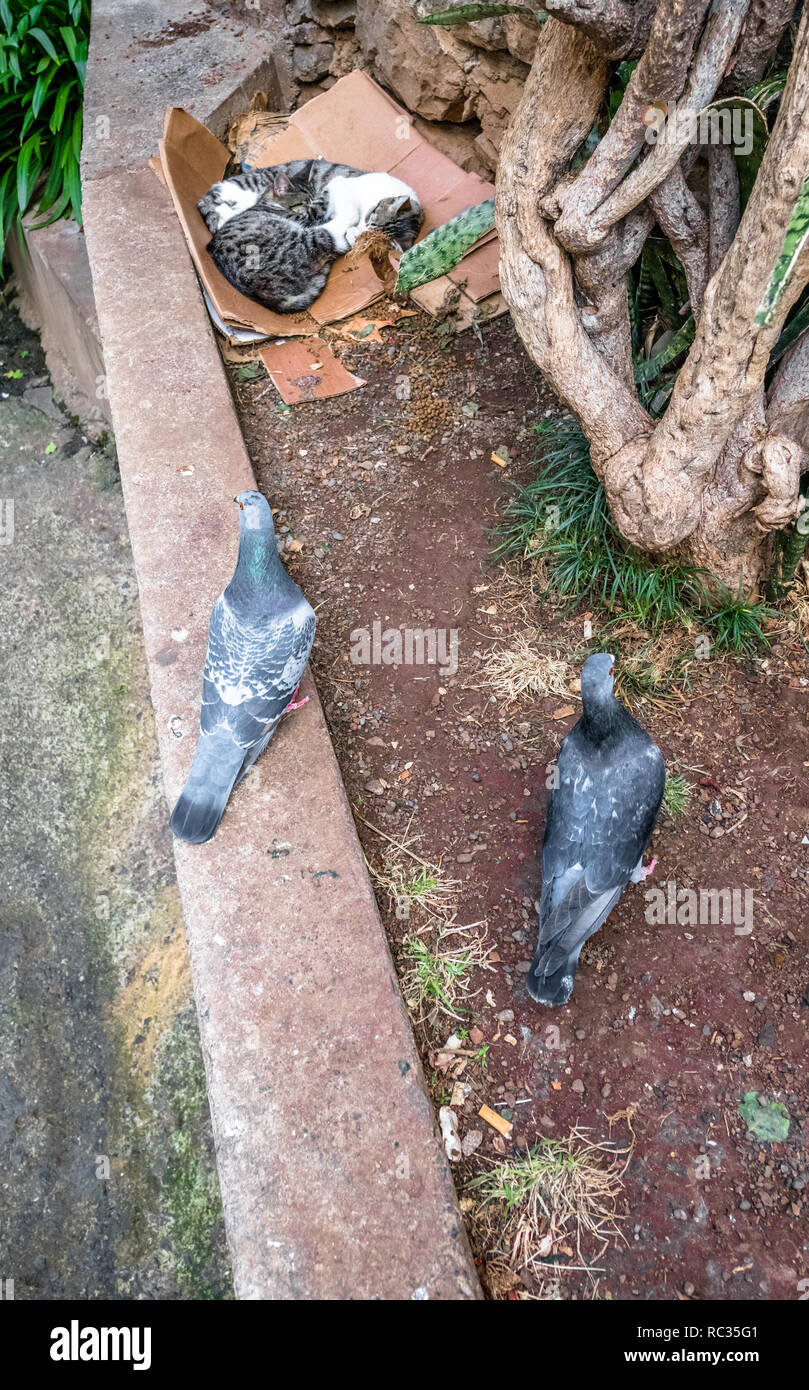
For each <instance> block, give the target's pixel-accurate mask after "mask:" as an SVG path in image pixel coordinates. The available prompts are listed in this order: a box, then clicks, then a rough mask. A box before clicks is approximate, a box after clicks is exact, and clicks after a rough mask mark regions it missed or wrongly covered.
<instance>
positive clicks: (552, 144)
mask: <svg viewBox="0 0 809 1390" xmlns="http://www.w3.org/2000/svg"><path fill="white" fill-rule="evenodd" d="M610 71H611V65H610V64H609V63H608V62H607V61H606V60H605V59H602V58H601V57H600V55H599V54H598V53H597V51H596V50H595V49H594V47H593V45H592V44H591V42H590V40H589V39H588V38H587V37H586V35H584V34H582V33H580V32H579V31H578V30H577V29H575V28H573V27H572V26H568V25H564V24H559V23H558V22H557V21H556V20H553V19H549V20H548V21H547V23H546V24H545V26H544V27H543V29H542V32H541V34H540V37H539V41H538V44H537V50H536V54H535V57H534V62H533V66H532V68H531V72H530V73H529V75H528V79H527V81H526V83H525V87H524V89H523V94H522V97H521V100H520V103H519V106H518V107H517V110H516V112H515V114H514V117H513V119H512V121H511V124H510V126H509V128H508V131H507V132H506V136H505V138H504V141H503V144H502V147H501V150H500V158H499V161H498V169H497V182H496V200H495V202H496V216H497V230H498V233H499V237H500V245H501V260H500V278H501V285H502V289H503V293H504V295H505V297H506V301H507V303H508V305H509V308H510V309H511V313H512V318H513V320H514V325H515V327H516V329H517V332H518V333H519V335H520V337H521V338H522V340H523V343H524V344H525V347H526V349H527V351H528V353H529V355H530V356H531V357H532V359H533V360H534V362H536V364H537V366H538V367H539V368H540V370H541V371H542V372H543V373H544V374H545V375H546V377H547V379H548V381H549V382H550V384H551V386H552V387H553V389H554V391H555V392H556V394H557V395H558V396H559V398H560V399H561V400H562V401H563V402H564V403H565V404H566V405H568V406H569V407H570V408H571V409H572V410H574V411H575V413H576V414H577V415H578V416H579V417H580V418H581V420H582V425H583V428H584V431H585V433H586V434H587V436H588V438H589V439H591V440H596V441H598V447H599V449H600V450H601V451H602V452H604V453H605V454H607V455H609V454H611V453H613V452H614V451H615V450H617V449H619V448H620V447H621V445H622V444H623V443H624V442H625V441H626V440H627V439H631V438H632V437H634V436H635V435H638V434H640V433H643V432H648V431H649V429H650V421H649V417H648V415H647V414H646V411H645V410H644V409H643V407H642V406H641V405H640V403H639V401H638V399H637V396H636V394H635V391H634V388H630V387H629V386H628V385H627V384H626V383H625V382H624V381H622V380H621V378H620V377H619V376H618V375H617V374H616V373H615V372H613V371H612V369H611V367H610V365H609V363H608V362H607V361H606V360H605V359H604V358H603V357H602V356H601V354H600V353H599V351H598V350H597V348H596V347H595V346H594V344H593V343H592V342H591V341H590V339H589V337H588V335H587V333H586V332H585V331H584V328H583V326H582V322H581V315H580V313H579V309H578V306H577V304H576V299H575V294H574V283H573V270H572V265H571V262H570V259H569V258H568V256H566V255H565V253H564V252H563V251H562V249H561V248H560V246H559V245H558V243H557V242H556V240H555V238H554V236H553V232H552V229H551V227H550V225H549V224H548V222H546V221H545V220H544V218H543V217H542V216H541V215H540V213H539V211H538V208H539V203H540V199H541V198H542V195H543V194H545V193H546V192H547V191H548V190H549V188H550V187H551V186H552V184H553V182H554V180H555V178H556V177H558V176H559V174H560V173H561V172H562V170H563V169H564V168H566V167H567V163H568V162H569V160H570V159H571V158H572V156H573V154H574V153H575V151H576V149H577V148H578V146H579V145H580V144H581V142H582V140H583V139H584V138H585V137H586V135H587V133H588V131H589V130H590V129H591V127H592V124H593V121H594V120H595V118H596V115H597V114H598V109H599V107H600V105H601V101H602V99H603V95H604V91H605V88H606V85H607V81H608V80H609V75H610Z"/></svg>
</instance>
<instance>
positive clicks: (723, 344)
mask: <svg viewBox="0 0 809 1390" xmlns="http://www.w3.org/2000/svg"><path fill="white" fill-rule="evenodd" d="M546 8H547V9H548V10H549V11H550V12H551V13H552V14H553V15H555V16H558V17H557V18H550V19H548V21H547V23H546V24H545V26H544V28H543V31H542V34H541V37H540V40H539V43H538V45H537V50H536V55H535V58H534V62H533V66H532V69H531V73H530V75H529V77H528V80H527V82H526V86H525V90H524V93H523V96H522V100H521V102H520V105H519V107H518V108H517V111H516V112H515V115H514V118H513V120H512V123H511V126H510V128H509V131H508V133H507V135H506V138H505V141H504V143H503V147H502V149H501V152H500V162H499V167H498V173H497V195H496V209H497V226H498V231H499V235H500V242H501V281H502V287H503V293H504V295H505V298H506V301H507V303H508V305H509V307H510V309H511V313H512V317H513V319H514V323H515V325H516V328H517V331H518V332H519V334H520V336H521V337H522V339H523V342H524V344H525V346H526V349H527V351H528V353H529V354H530V356H531V357H532V359H533V360H534V362H535V363H536V364H537V366H538V367H539V368H540V370H541V371H542V372H543V374H544V375H545V376H546V378H547V379H548V381H549V382H550V384H551V386H552V387H553V389H554V390H555V391H556V393H557V395H558V396H559V397H560V399H561V400H562V401H563V402H564V404H565V405H566V406H567V407H568V408H569V409H570V410H571V411H572V412H573V413H574V414H575V415H576V416H577V417H578V418H579V420H580V421H581V424H582V428H583V429H584V432H585V434H586V435H587V438H588V440H589V442H590V447H591V457H592V461H593V467H594V468H595V470H596V473H597V474H598V476H599V478H600V479H601V481H602V482H603V484H604V488H605V491H606V495H607V498H608V501H609V504H610V508H611V511H612V514H613V517H614V519H615V521H616V524H617V525H618V527H619V529H620V531H621V533H622V535H623V536H624V537H625V539H626V540H627V541H628V542H630V543H631V544H633V545H635V546H637V547H639V548H641V549H643V550H646V551H650V552H667V551H675V550H676V551H677V552H678V553H679V554H682V555H683V556H685V557H686V558H688V559H690V560H693V561H695V562H697V563H698V564H700V565H702V566H704V567H706V568H707V569H708V570H710V571H712V572H713V574H715V575H716V576H717V578H718V579H719V580H721V581H722V583H723V584H725V585H727V586H728V587H729V588H730V589H732V590H733V591H734V593H735V592H736V591H737V590H738V589H739V587H740V586H741V589H742V590H744V591H745V592H747V591H750V590H755V589H756V588H757V587H758V584H759V582H760V580H761V578H762V575H763V573H764V572H765V570H766V568H767V566H768V564H769V562H770V559H771V555H772V549H773V544H772V533H773V531H774V530H776V529H778V528H780V527H783V526H785V525H787V524H788V523H789V522H790V521H791V520H792V519H793V518H794V517H795V516H796V515H797V512H798V507H799V497H798V490H799V479H800V472H801V468H802V466H803V467H805V466H806V453H805V450H806V449H807V447H808V446H809V436H808V434H807V425H808V422H809V349H807V347H806V339H802V340H799V341H798V343H797V345H796V347H795V348H794V349H793V350H792V352H791V353H787V354H786V356H785V357H784V359H783V362H782V364H781V367H780V370H779V373H778V376H777V377H776V380H775V382H774V383H773V386H772V388H771V390H770V393H769V399H767V397H766V396H765V372H766V370H767V367H768V363H769V360H770V354H771V352H772V349H773V347H774V345H775V343H776V341H777V339H778V337H779V335H780V332H781V329H782V327H783V325H784V322H785V319H786V317H787V315H788V313H789V310H790V309H791V308H792V306H793V305H794V303H795V302H796V300H797V298H798V297H799V295H800V293H801V292H802V290H803V289H804V287H805V285H806V284H807V282H809V249H807V250H805V251H804V252H803V254H802V255H801V257H800V258H799V260H798V261H797V264H796V265H795V266H794V268H793V271H792V274H791V278H790V280H789V282H788V285H787V288H786V291H785V292H784V294H783V296H782V298H781V299H780V301H779V302H778V304H777V307H776V309H775V311H774V313H773V314H772V316H771V318H770V319H769V321H768V322H766V323H757V322H756V318H757V314H758V311H759V309H760V306H761V305H762V303H763V302H764V300H765V296H766V292H767V289H768V286H769V283H770V279H771V277H772V273H773V270H774V268H775V265H776V262H777V261H778V258H779V256H780V254H781V251H782V248H783V245H784V238H785V235H786V232H787V229H788V227H789V224H790V219H791V218H792V216H793V213H794V210H795V205H796V203H797V200H798V198H799V196H800V194H801V192H802V189H803V187H804V183H805V181H806V179H807V177H809V15H807V14H806V13H804V15H803V17H802V19H801V23H800V27H799V29H798V33H797V36H796V39H795V45H794V52H793V57H792V62H791V65H790V70H789V76H788V80H787V85H786V88H785V91H784V94H783V97H782V100H781V107H780V111H779V114H778V117H777V120H776V122H775V126H774V128H773V131H772V133H771V136H770V139H769V144H768V146H767V150H766V153H765V155H764V158H763V161H762V163H761V167H760V170H759V173H758V176H757V179H756V183H755V186H754V188H753V192H752V193H751V195H750V198H749V200H748V203H747V206H746V208H745V210H744V214H743V216H741V218H740V217H739V189H738V179H737V175H736V168H735V161H734V160H733V158H732V155H731V153H730V150H729V149H728V148H727V147H723V146H712V147H711V148H710V151H709V158H708V167H707V185H708V194H709V196H708V204H707V207H706V206H705V205H704V201H701V200H700V197H699V196H698V193H697V192H695V191H694V189H693V188H692V187H691V185H690V184H689V181H688V178H689V173H690V171H691V170H692V168H693V165H694V161H695V158H696V157H697V156H699V155H700V153H701V151H700V150H699V149H695V148H694V147H693V145H690V144H689V142H688V139H687V138H686V132H687V127H684V123H683V122H682V121H667V122H666V125H665V128H664V130H663V133H662V135H661V136H660V138H659V139H658V140H657V142H656V143H654V144H649V143H648V142H647V140H646V136H647V132H648V113H649V109H650V107H651V106H652V105H653V104H654V103H660V102H661V101H663V102H670V101H674V102H676V103H677V107H678V109H679V110H680V111H682V110H692V111H695V112H698V111H700V110H702V109H704V108H705V107H706V106H708V105H709V103H711V102H712V101H714V100H715V99H716V98H717V94H719V93H720V86H721V84H722V82H723V80H724V79H725V76H726V74H727V73H728V72H729V71H730V72H731V73H732V71H733V69H734V66H735V65H736V64H740V65H742V66H744V64H747V65H748V67H751V68H755V69H756V70H758V68H759V67H760V68H761V69H762V70H763V66H764V63H766V60H767V58H768V57H769V54H770V53H771V52H772V50H773V48H774V47H775V45H777V43H778V42H779V40H780V38H781V35H782V33H783V31H784V28H785V27H786V23H787V21H788V19H789V14H788V13H787V10H788V9H789V7H788V6H785V5H784V4H783V3H781V4H780V5H776V4H772V5H770V6H769V7H762V6H761V5H759V4H756V3H755V0H754V3H752V4H751V3H750V0H720V2H719V3H717V4H713V5H712V4H710V3H709V0H659V3H657V4H656V5H654V4H653V5H648V4H647V5H646V7H645V11H646V14H647V21H648V20H650V21H651V24H650V27H649V24H648V22H647V27H646V28H645V29H644V30H643V33H644V35H646V36H648V37H647V41H646V47H645V49H644V50H643V52H642V55H641V57H640V61H639V63H638V65H637V67H636V69H635V71H634V73H633V75H632V77H631V79H630V81H629V84H628V86H627V89H626V93H625V97H624V101H623V103H622V105H621V107H620V109H619V111H618V112H617V114H616V115H615V117H614V118H613V120H612V122H611V124H610V126H609V129H608V131H607V132H606V134H605V135H604V137H603V138H602V139H601V141H600V143H599V144H598V145H597V146H596V149H595V150H594V152H593V153H592V154H591V155H590V158H589V160H588V161H587V163H586V164H585V165H584V167H583V169H582V170H581V172H579V173H578V174H577V175H576V176H572V175H571V173H570V172H569V166H570V162H571V159H572V157H573V155H574V154H575V152H576V151H577V149H578V148H579V146H580V145H581V143H582V142H583V140H584V139H585V137H586V136H587V134H588V132H589V131H590V130H591V128H592V126H593V124H594V123H595V121H596V118H597V116H598V112H599V109H600V107H601V103H602V101H603V98H604V95H605V92H606V89H607V86H608V83H609V81H610V77H611V74H612V71H613V67H614V62H613V59H614V56H615V54H616V53H620V52H621V51H622V45H623V51H628V50H631V47H632V44H633V42H634V43H635V45H636V47H637V42H638V33H637V29H635V30H633V29H632V27H631V25H630V23H629V20H630V19H631V15H632V14H637V7H634V6H632V5H627V4H622V3H617V0H605V2H604V3H603V4H599V3H597V0H596V2H595V3H590V4H588V5H587V6H583V5H576V4H567V3H564V0H557V3H548V4H547V6H546ZM611 25H612V27H611ZM768 45H769V47H768ZM655 223H657V224H658V226H659V227H660V229H661V230H662V231H663V232H664V233H665V234H666V235H667V236H668V238H669V240H670V242H671V244H672V246H673V248H674V249H675V251H676V252H677V254H678V255H679V257H680V260H681V262H682V264H683V267H684V269H685V272H686V277H687V283H688V291H689V295H690V307H691V311H692V312H693V314H694V317H695V320H696V333H695V339H694V342H693V345H692V347H691V350H690V352H689V354H688V356H687V358H686V360H685V362H684V363H683V366H682V368H681V370H680V373H679V375H678V378H677V381H676V383H675V386H674V389H673V392H672V395H671V399H670V401H669V404H668V407H667V409H666V411H665V414H664V415H663V416H662V417H661V418H660V419H657V420H654V419H652V418H651V417H650V416H649V415H648V414H647V412H646V410H645V409H644V408H643V406H642V405H641V403H640V401H639V399H638V396H637V393H636V390H635V386H634V380H633V370H632V352H631V334H630V325H629V315H628V307H627V293H626V275H627V271H628V270H629V268H630V267H631V266H632V264H633V263H634V261H635V260H637V258H638V256H639V255H640V253H641V251H642V248H643V243H644V241H645V239H646V237H647V236H648V234H649V232H650V230H651V228H652V227H653V225H654V224H655Z"/></svg>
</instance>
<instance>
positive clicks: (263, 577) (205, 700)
mask: <svg viewBox="0 0 809 1390" xmlns="http://www.w3.org/2000/svg"><path fill="white" fill-rule="evenodd" d="M234 501H235V502H237V503H238V505H239V521H240V524H241V538H240V541H239V558H238V560H237V561H236V570H235V573H234V575H233V578H232V579H231V581H230V583H229V584H228V586H227V588H226V589H225V591H224V593H222V594H220V595H219V598H218V599H217V600H216V603H215V604H214V606H213V612H212V613H211V624H210V628H209V631H208V654H207V656H206V658H205V672H204V675H203V678H202V709H201V710H200V721H199V722H200V738H199V743H198V744H197V751H196V754H195V756H194V762H193V765H192V767H191V771H190V773H189V774H188V781H187V782H186V784H185V787H184V788H183V791H182V794H181V796H180V799H179V801H178V802H177V805H176V806H175V807H174V811H173V812H172V816H171V822H170V824H171V828H172V830H173V831H174V834H175V835H176V836H177V838H178V839H180V840H188V841H189V842H190V843H191V844H193V845H199V844H202V843H203V842H204V841H205V840H210V839H211V836H212V835H214V834H215V833H216V829H217V826H218V825H219V822H220V820H221V819H222V814H223V812H224V810H225V807H226V805H227V802H228V797H229V796H230V793H231V791H232V790H233V788H234V786H237V785H238V783H239V782H240V781H241V780H242V778H243V777H244V776H245V775H246V774H247V772H249V770H250V768H251V767H252V766H253V763H254V762H255V760H256V758H257V757H258V755H259V753H261V752H263V751H264V749H265V748H266V747H267V744H268V743H269V741H270V739H271V738H272V736H273V734H274V733H275V730H276V728H277V727H278V722H279V720H280V718H281V715H282V714H284V713H285V712H286V710H287V709H289V708H297V706H296V704H295V695H296V694H297V690H298V685H299V683H300V680H301V677H302V675H303V673H304V670H305V668H306V663H307V661H308V660H309V653H310V652H311V650H312V642H313V641H314V637H315V615H314V611H313V610H312V608H311V607H310V606H309V604H308V603H307V601H306V599H305V598H304V596H303V594H302V593H301V591H300V589H299V588H298V586H297V584H296V583H295V582H294V580H292V579H290V577H289V575H288V574H287V572H286V570H285V569H284V566H283V565H282V563H281V560H280V557H279V555H278V548H277V546H276V543H275V529H274V527H273V523H272V512H271V511H270V506H269V503H268V502H267V499H266V498H265V497H262V495H261V493H260V492H241V493H239V496H238V497H236V498H234ZM301 703H305V702H303V701H301Z"/></svg>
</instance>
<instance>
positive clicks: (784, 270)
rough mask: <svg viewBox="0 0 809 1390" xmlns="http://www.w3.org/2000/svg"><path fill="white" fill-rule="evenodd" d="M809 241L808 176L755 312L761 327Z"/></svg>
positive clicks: (775, 304) (777, 301) (783, 289)
mask: <svg viewBox="0 0 809 1390" xmlns="http://www.w3.org/2000/svg"><path fill="white" fill-rule="evenodd" d="M808 241H809V179H807V180H806V182H805V183H804V185H803V188H802V190H801V194H800V197H799V198H798V201H797V203H796V204H795V209H794V212H793V213H792V217H791V218H790V221H789V226H788V227H787V230H786V236H785V237H784V244H783V246H782V248H781V254H780V256H779V257H778V260H777V261H776V263H775V266H774V268H773V273H772V275H771V277H770V283H769V285H768V286H767V292H766V294H765V296H764V299H763V300H762V303H761V306H760V308H759V311H758V313H757V314H756V318H755V322H756V326H757V327H759V328H761V327H763V326H764V325H766V324H768V323H769V322H770V320H771V318H772V316H773V314H774V313H775V311H776V309H777V308H778V305H779V303H780V302H781V299H782V297H783V294H784V291H785V290H786V287H787V285H788V284H789V279H790V276H791V274H792V272H793V270H794V269H795V264H796V262H797V260H798V257H799V256H800V254H801V252H802V251H803V249H804V247H805V246H806V244H807V242H808Z"/></svg>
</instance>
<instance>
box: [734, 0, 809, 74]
mask: <svg viewBox="0 0 809 1390" xmlns="http://www.w3.org/2000/svg"><path fill="white" fill-rule="evenodd" d="M794 12H795V0H751V4H750V10H749V12H748V15H747V18H746V20H745V21H744V27H743V29H742V32H741V37H740V39H739V48H738V52H737V55H736V60H735V62H734V64H733V71H732V73H731V75H730V81H729V83H728V86H729V88H730V89H731V90H732V91H734V92H743V91H745V89H746V88H747V87H749V86H751V84H752V83H753V82H758V80H759V78H760V77H761V76H762V74H763V72H764V69H765V67H766V66H767V61H768V59H769V58H770V57H771V56H772V54H773V53H774V52H775V50H776V48H777V47H778V45H779V43H780V42H781V39H782V37H783V35H784V33H785V31H786V27H787V25H788V24H789V21H790V20H791V18H792V16H793V14H794Z"/></svg>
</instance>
